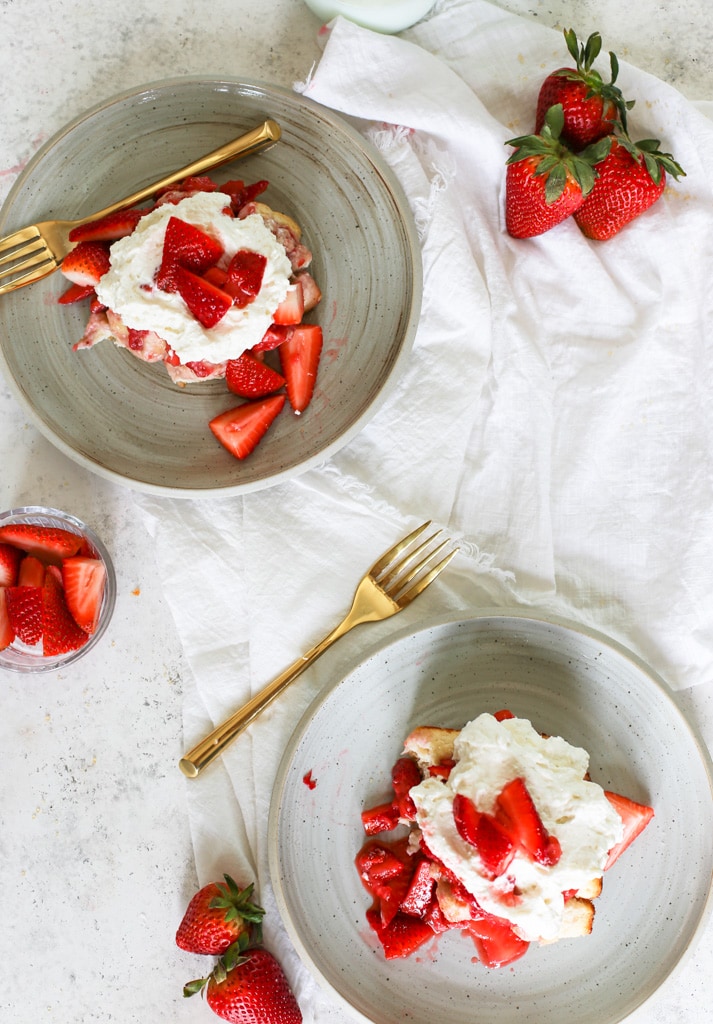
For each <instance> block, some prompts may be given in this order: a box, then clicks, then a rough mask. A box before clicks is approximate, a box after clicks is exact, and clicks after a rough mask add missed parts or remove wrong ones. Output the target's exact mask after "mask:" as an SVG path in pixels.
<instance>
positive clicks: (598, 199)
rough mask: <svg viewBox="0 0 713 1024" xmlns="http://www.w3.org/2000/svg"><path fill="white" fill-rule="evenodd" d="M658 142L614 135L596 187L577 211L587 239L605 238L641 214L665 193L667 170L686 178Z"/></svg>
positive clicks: (624, 135)
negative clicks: (633, 139)
mask: <svg viewBox="0 0 713 1024" xmlns="http://www.w3.org/2000/svg"><path fill="white" fill-rule="evenodd" d="M659 145H660V143H659V140H658V139H642V140H641V141H639V142H636V143H635V142H632V140H631V139H630V138H629V136H628V135H627V134H626V133H625V132H619V133H618V134H616V135H615V136H613V137H612V139H611V146H610V149H609V152H608V153H607V155H606V156H605V157H604V159H603V160H602V161H601V162H600V163H599V164H597V167H596V173H597V178H596V181H595V183H594V187H593V188H592V190H591V192H590V193H589V195H587V196H586V198H585V200H584V202H583V203H582V205H581V206H580V208H579V209H578V210H577V211H576V212H575V214H574V219H575V221H576V222H577V224H578V225H579V228H580V229H581V231H582V232H583V233H584V234H585V235H586V236H587V238H592V239H595V240H596V241H605V240H606V239H608V238H611V237H612V236H613V235H615V234H617V233H618V232H619V231H621V229H622V228H623V227H625V225H627V224H628V223H629V222H630V221H632V220H634V219H635V218H636V217H639V216H641V214H642V213H644V212H645V211H646V210H648V209H649V207H650V206H653V204H654V203H655V202H656V201H657V200H658V199H660V198H661V196H662V195H663V192H664V189H665V187H666V175H667V173H668V174H670V175H671V177H673V178H675V179H678V178H679V177H685V171H684V170H683V169H682V168H681V166H680V164H678V163H677V162H676V161H675V160H674V158H673V156H672V155H671V154H670V153H663V152H661V150H660V149H659Z"/></svg>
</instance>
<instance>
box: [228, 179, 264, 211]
mask: <svg viewBox="0 0 713 1024" xmlns="http://www.w3.org/2000/svg"><path fill="white" fill-rule="evenodd" d="M268 185H269V182H267V181H264V180H262V181H256V182H254V184H252V185H246V184H245V182H244V181H240V180H238V179H236V180H233V181H226V182H225V184H224V185H220V186H219V187H218V191H219V192H224V193H225V194H226V195H227V196H230V204H231V206H232V207H233V210H234V211H235V213H237V212H238V211H239V210H240V209H241V207H243V206H245V204H246V203H251V202H253V200H254V199H257V197H258V196H259V195H260V194H261V193H262V192H264V191H265V189H266V188H267V186H268Z"/></svg>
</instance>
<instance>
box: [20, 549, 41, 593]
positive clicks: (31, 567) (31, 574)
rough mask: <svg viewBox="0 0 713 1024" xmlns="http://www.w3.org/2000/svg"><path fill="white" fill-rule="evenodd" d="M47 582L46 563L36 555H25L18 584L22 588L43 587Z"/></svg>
mask: <svg viewBox="0 0 713 1024" xmlns="http://www.w3.org/2000/svg"><path fill="white" fill-rule="evenodd" d="M44 582H45V566H44V563H43V562H41V561H40V560H39V558H35V556H34V555H25V557H24V558H23V559H22V561H21V562H20V571H19V572H18V574H17V584H18V586H20V587H41V586H42V584H43V583H44Z"/></svg>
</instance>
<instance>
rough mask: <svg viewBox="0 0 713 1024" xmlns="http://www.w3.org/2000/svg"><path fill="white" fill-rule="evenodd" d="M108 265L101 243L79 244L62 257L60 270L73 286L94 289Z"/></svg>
mask: <svg viewBox="0 0 713 1024" xmlns="http://www.w3.org/2000/svg"><path fill="white" fill-rule="evenodd" d="M110 265H111V264H110V262H109V250H108V249H107V247H106V245H104V244H103V243H102V242H80V243H79V245H75V247H74V249H72V250H71V251H70V252H68V253H67V255H66V256H65V257H64V259H63V260H62V264H61V266H60V270H61V271H62V273H63V274H64V276H65V277H66V278H67V279H68V280H69V281H72V282H73V283H74V284H78V285H80V287H82V288H86V287H87V286H91V287H92V288H94V287H95V285H97V284H99V281H100V279H101V278H102V277H103V276H104V274H106V272H107V270H108V269H109V267H110Z"/></svg>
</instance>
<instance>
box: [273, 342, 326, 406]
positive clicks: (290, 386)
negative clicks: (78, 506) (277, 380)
mask: <svg viewBox="0 0 713 1024" xmlns="http://www.w3.org/2000/svg"><path fill="white" fill-rule="evenodd" d="M279 354H280V363H281V365H282V372H283V374H284V376H285V380H286V382H287V397H288V398H289V400H290V405H291V406H292V408H293V409H294V410H295V412H297V413H301V412H304V410H305V409H306V408H307V406H308V405H309V403H310V402H311V401H312V395H313V394H314V386H315V383H316V381H317V369H318V367H319V359H320V356H321V354H322V328H321V327H319V326H317V325H316V324H300V325H298V326H297V327H294V328H292V334H291V335H290V336H289V337H288V338H287V340H286V341H284V342H283V343H282V345H280V349H279Z"/></svg>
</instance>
